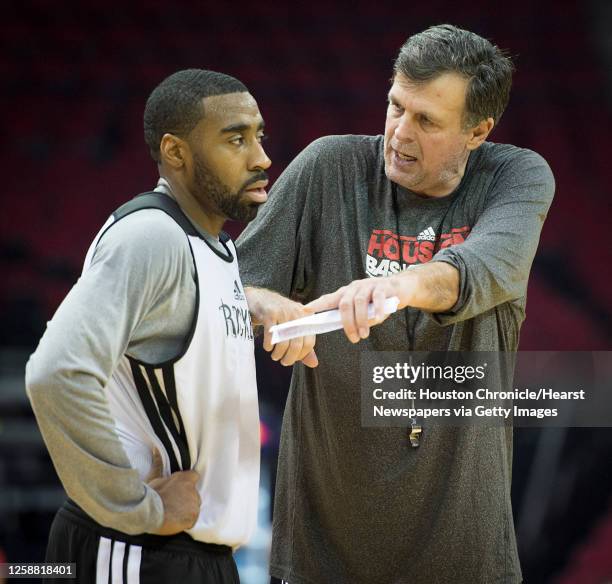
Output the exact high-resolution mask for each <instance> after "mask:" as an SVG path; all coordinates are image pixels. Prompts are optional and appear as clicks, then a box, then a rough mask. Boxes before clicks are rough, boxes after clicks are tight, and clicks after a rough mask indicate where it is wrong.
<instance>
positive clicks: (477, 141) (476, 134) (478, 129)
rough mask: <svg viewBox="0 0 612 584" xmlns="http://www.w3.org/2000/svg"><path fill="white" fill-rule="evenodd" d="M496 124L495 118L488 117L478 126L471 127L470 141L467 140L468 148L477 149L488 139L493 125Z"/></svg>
mask: <svg viewBox="0 0 612 584" xmlns="http://www.w3.org/2000/svg"><path fill="white" fill-rule="evenodd" d="M494 125H495V121H494V120H493V118H487V119H486V120H482V121H481V122H480V123H479V124H478V125H477V126H474V127H473V128H470V130H469V131H468V132H469V136H468V141H467V144H466V146H467V149H468V150H476V148H478V147H479V146H480V145H481V144H482V143H483V142H484V141H485V140H486V139H487V136H488V135H489V134H490V133H491V130H492V129H493V126H494Z"/></svg>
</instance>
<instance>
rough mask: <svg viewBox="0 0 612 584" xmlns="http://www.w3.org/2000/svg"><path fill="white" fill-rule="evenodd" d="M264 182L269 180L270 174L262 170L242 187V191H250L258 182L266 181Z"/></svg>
mask: <svg viewBox="0 0 612 584" xmlns="http://www.w3.org/2000/svg"><path fill="white" fill-rule="evenodd" d="M264 180H268V173H267V172H265V171H264V170H262V171H261V172H258V173H257V174H255V175H253V176H252V177H251V178H250V179H249V180H248V181H246V182H245V183H244V184H243V185H242V189H241V190H243V191H244V190H245V189H248V188H249V186H250V185H252V184H255V183H256V182H260V181H264Z"/></svg>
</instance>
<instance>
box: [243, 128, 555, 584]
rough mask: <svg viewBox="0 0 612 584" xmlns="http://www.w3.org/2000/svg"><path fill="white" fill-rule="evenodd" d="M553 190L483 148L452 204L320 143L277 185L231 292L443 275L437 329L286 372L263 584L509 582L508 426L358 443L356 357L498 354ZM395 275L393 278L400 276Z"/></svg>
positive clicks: (515, 573)
mask: <svg viewBox="0 0 612 584" xmlns="http://www.w3.org/2000/svg"><path fill="white" fill-rule="evenodd" d="M553 192H554V180H553V176H552V174H551V171H550V169H549V167H548V165H547V164H546V162H545V161H544V160H543V159H542V158H541V157H540V156H539V155H537V154H535V153H534V152H531V151H529V150H523V149H519V148H516V147H514V146H509V145H502V144H493V143H485V144H483V145H482V146H481V147H480V148H479V149H478V150H476V151H474V152H472V153H471V155H470V158H469V161H468V165H467V168H466V172H465V175H464V177H463V179H462V181H461V183H460V185H459V186H458V188H457V189H456V190H455V191H454V192H453V193H452V194H451V195H449V196H447V197H444V198H438V199H434V198H429V199H427V198H422V197H418V196H416V195H415V194H413V193H411V192H409V191H407V190H405V189H403V188H402V187H399V186H397V185H394V184H393V183H391V182H390V181H389V180H388V179H387V178H386V176H385V173H384V160H383V140H382V136H376V137H371V136H330V137H327V138H322V139H320V140H317V141H316V142H314V143H313V144H311V145H310V146H309V147H308V148H306V149H305V150H304V151H303V152H302V153H301V154H300V155H299V156H298V157H297V158H296V159H295V160H294V161H293V162H292V164H291V165H290V166H289V167H288V168H287V169H286V170H285V172H284V173H283V174H282V176H281V177H280V178H279V179H278V181H277V182H276V184H275V185H274V188H273V189H272V191H271V193H270V200H269V201H268V202H267V203H266V204H265V205H264V206H263V208H262V209H261V210H260V211H259V213H258V216H257V218H256V220H255V221H253V222H252V223H251V224H250V225H249V226H248V227H247V229H246V230H245V232H244V233H243V235H242V236H241V238H240V239H239V241H238V258H239V262H240V266H241V274H242V279H243V282H244V285H245V286H249V285H250V286H259V287H264V288H269V289H272V290H276V291H278V292H280V293H282V294H284V295H286V296H289V297H292V298H294V299H297V300H299V301H302V302H307V301H310V300H313V299H315V298H317V297H319V296H320V295H321V294H325V293H328V292H332V291H334V290H336V289H337V288H338V287H340V286H342V285H345V284H347V283H349V282H351V281H352V280H355V279H359V278H365V277H367V276H368V275H372V276H381V275H385V274H389V273H392V272H394V271H396V270H398V269H401V268H403V267H405V266H409V265H413V264H417V263H424V262H426V261H429V260H430V259H434V260H436V261H445V262H449V263H451V264H452V265H454V266H455V267H456V268H457V269H458V270H459V273H460V277H461V286H460V296H459V300H458V302H457V304H456V306H454V307H453V309H452V310H450V311H449V312H448V313H445V314H436V315H429V314H426V313H424V312H422V311H419V310H416V309H407V314H404V311H400V312H399V313H397V314H395V315H393V316H391V317H390V318H389V319H387V320H386V321H385V322H384V323H383V324H382V325H379V326H377V327H374V328H373V329H372V330H371V333H370V337H369V338H368V339H367V341H365V342H364V341H362V342H360V343H358V344H357V345H352V344H351V343H349V342H348V340H347V339H346V337H345V336H344V334H343V332H342V331H338V332H333V333H329V334H326V335H321V336H319V337H318V338H317V345H316V347H315V348H316V351H317V355H318V357H319V367H318V368H316V369H308V368H305V367H304V366H303V365H302V364H298V365H296V366H295V367H294V371H293V378H292V382H291V388H290V391H289V396H288V401H287V406H286V409H285V417H284V422H283V430H282V436H281V451H280V458H279V469H278V476H277V490H276V501H275V509H274V534H273V543H272V554H271V573H272V574H273V575H274V576H276V577H278V578H284V579H285V580H288V581H289V582H290V583H291V584H307V583H308V584H310V583H313V582H317V583H318V582H334V583H335V584H362V583H363V584H373V583H381V584H383V583H384V584H391V583H393V584H400V583H406V584H408V583H410V584H413V583H418V584H425V583H433V582H436V583H440V584H444V583H453V584H456V583H458V582H461V583H464V582H470V584H491V583H493V582H499V583H504V584H510V583H512V584H514V583H516V582H520V581H521V571H520V566H519V561H518V555H517V550H516V541H515V535H514V528H513V521H512V509H511V502H510V483H511V462H512V432H511V428H504V427H501V428H485V427H479V426H473V427H463V428H457V427H431V428H428V429H427V433H426V436H425V437H424V440H423V442H422V445H421V447H420V448H418V449H412V448H411V447H410V445H409V443H408V440H407V435H406V430H405V429H403V428H382V429H379V428H363V427H362V426H361V416H360V378H359V375H360V352H361V351H363V350H387V351H389V350H391V351H406V350H417V351H418V350H423V351H434V350H440V351H448V350H453V351H459V350H461V351H497V350H499V351H514V350H516V348H517V344H518V338H519V328H520V325H521V323H522V321H523V319H524V315H525V294H526V288H527V279H528V275H529V270H530V267H531V263H532V261H533V257H534V254H535V251H536V248H537V244H538V239H539V234H540V230H541V227H542V223H543V221H544V218H545V216H546V213H547V211H548V208H549V206H550V203H551V200H552V196H553ZM402 264H403V265H402Z"/></svg>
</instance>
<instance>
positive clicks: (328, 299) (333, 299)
mask: <svg viewBox="0 0 612 584" xmlns="http://www.w3.org/2000/svg"><path fill="white" fill-rule="evenodd" d="M343 292H344V288H340V289H339V290H336V291H335V292H332V293H331V294H323V296H319V298H317V299H316V300H313V301H312V302H309V303H308V304H306V308H310V309H311V310H312V311H313V312H323V311H324V310H331V309H332V308H338V302H340V298H341V297H342V293H343Z"/></svg>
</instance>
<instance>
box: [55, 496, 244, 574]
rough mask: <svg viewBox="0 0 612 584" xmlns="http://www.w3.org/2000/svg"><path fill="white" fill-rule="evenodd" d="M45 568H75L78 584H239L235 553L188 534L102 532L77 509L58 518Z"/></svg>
mask: <svg viewBox="0 0 612 584" xmlns="http://www.w3.org/2000/svg"><path fill="white" fill-rule="evenodd" d="M45 561H46V562H62V563H64V562H65V563H68V562H75V563H76V580H74V579H73V580H64V579H62V580H60V579H57V580H56V579H45V582H57V584H65V583H66V582H72V583H79V584H81V583H82V584H166V583H168V584H175V583H177V582H181V583H184V584H238V583H239V582H240V579H239V577H238V569H237V568H236V563H235V562H234V557H233V555H232V549H231V548H230V547H227V546H224V545H215V544H211V543H202V542H199V541H195V540H194V539H192V538H191V537H190V536H189V535H188V534H186V533H179V534H178V535H172V536H161V535H149V534H145V535H136V536H132V535H126V534H125V533H122V532H120V531H115V530H114V529H109V528H108V527H103V526H102V525H100V524H98V523H96V522H95V521H94V520H93V519H91V517H89V516H88V515H86V514H85V512H84V511H82V510H81V509H80V508H79V507H78V506H77V505H76V504H75V503H73V502H72V501H67V502H66V503H64V505H63V507H62V508H61V509H60V510H59V511H58V512H57V515H56V516H55V519H54V521H53V525H52V526H51V532H50V534H49V544H48V546H47V555H46V558H45Z"/></svg>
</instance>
